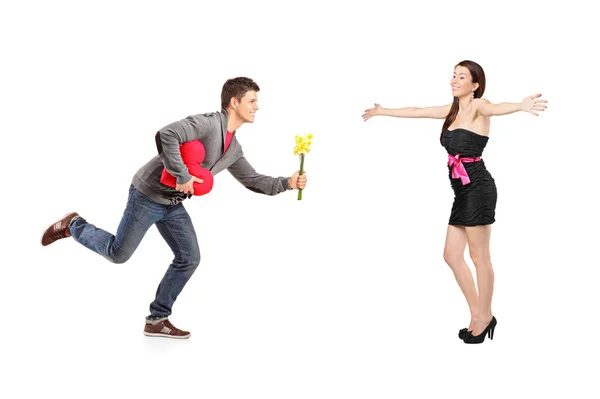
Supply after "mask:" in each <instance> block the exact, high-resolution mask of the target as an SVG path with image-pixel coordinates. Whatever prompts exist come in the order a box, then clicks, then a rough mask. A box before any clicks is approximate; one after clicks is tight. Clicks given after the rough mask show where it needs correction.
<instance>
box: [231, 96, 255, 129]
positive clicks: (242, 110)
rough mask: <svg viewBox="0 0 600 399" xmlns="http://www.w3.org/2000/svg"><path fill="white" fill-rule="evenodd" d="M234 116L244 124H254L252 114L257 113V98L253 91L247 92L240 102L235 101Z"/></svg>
mask: <svg viewBox="0 0 600 399" xmlns="http://www.w3.org/2000/svg"><path fill="white" fill-rule="evenodd" d="M234 101H235V103H236V107H235V111H234V112H235V114H236V115H237V116H238V117H239V118H240V119H241V120H243V121H244V122H248V123H252V122H254V114H255V113H256V111H258V96H257V93H256V92H255V91H254V90H250V91H247V92H246V94H244V97H242V100H241V101H239V102H238V101H237V100H235V99H234Z"/></svg>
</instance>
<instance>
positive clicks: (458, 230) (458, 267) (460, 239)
mask: <svg viewBox="0 0 600 399" xmlns="http://www.w3.org/2000/svg"><path fill="white" fill-rule="evenodd" d="M466 247H467V232H466V230H465V228H464V227H462V226H452V225H448V231H447V232H446V244H445V246H444V260H445V261H446V263H447V264H448V266H450V269H452V272H453V273H454V278H455V279H456V282H457V283H458V286H459V287H460V289H461V291H462V293H463V295H464V296H465V299H466V300H467V304H468V305H469V310H470V311H471V322H470V323H469V331H470V330H472V329H473V327H475V321H476V319H477V312H478V310H479V298H478V295H477V290H476V289H475V282H474V281H473V274H472V273H471V270H470V269H469V266H468V265H467V263H466V262H465V248H466Z"/></svg>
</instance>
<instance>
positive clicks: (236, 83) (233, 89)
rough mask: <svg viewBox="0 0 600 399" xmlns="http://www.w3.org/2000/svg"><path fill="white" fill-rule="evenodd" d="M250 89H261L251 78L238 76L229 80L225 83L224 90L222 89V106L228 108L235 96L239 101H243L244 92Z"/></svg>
mask: <svg viewBox="0 0 600 399" xmlns="http://www.w3.org/2000/svg"><path fill="white" fill-rule="evenodd" d="M250 90H254V91H256V92H258V91H259V90H260V88H259V87H258V85H257V84H256V83H254V81H253V80H252V79H250V78H244V77H238V78H233V79H229V80H227V82H225V84H224V85H223V90H221V107H222V108H223V109H227V107H228V106H229V102H230V101H231V99H232V98H233V97H235V98H236V99H237V100H238V101H242V97H244V94H246V93H247V92H249V91H250Z"/></svg>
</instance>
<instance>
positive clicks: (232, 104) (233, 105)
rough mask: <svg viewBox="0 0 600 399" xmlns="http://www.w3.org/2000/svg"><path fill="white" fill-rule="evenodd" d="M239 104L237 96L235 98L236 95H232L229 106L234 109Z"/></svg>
mask: <svg viewBox="0 0 600 399" xmlns="http://www.w3.org/2000/svg"><path fill="white" fill-rule="evenodd" d="M237 105H238V100H237V98H235V97H231V100H229V106H230V107H231V108H232V109H235V107H237Z"/></svg>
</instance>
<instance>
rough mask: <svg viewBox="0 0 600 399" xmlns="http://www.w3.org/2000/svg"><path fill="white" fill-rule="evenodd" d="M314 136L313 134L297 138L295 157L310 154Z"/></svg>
mask: <svg viewBox="0 0 600 399" xmlns="http://www.w3.org/2000/svg"><path fill="white" fill-rule="evenodd" d="M312 139H313V135H312V133H309V134H306V135H304V136H300V135H297V136H296V147H294V155H300V154H308V153H309V152H310V145H311V144H312Z"/></svg>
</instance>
